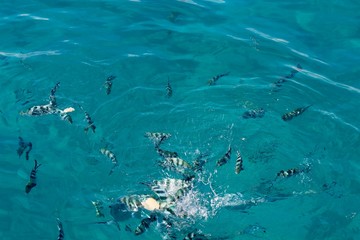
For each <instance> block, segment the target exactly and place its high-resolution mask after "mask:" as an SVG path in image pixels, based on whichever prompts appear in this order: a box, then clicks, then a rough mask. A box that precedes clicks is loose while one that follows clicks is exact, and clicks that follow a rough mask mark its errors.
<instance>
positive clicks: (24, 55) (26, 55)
mask: <svg viewBox="0 0 360 240" xmlns="http://www.w3.org/2000/svg"><path fill="white" fill-rule="evenodd" d="M60 54H61V53H60V52H59V51H58V50H49V51H35V52H29V53H16V52H15V53H11V52H0V56H5V57H15V58H21V59H26V58H30V57H36V56H41V55H46V56H53V55H60Z"/></svg>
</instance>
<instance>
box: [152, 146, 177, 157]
mask: <svg viewBox="0 0 360 240" xmlns="http://www.w3.org/2000/svg"><path fill="white" fill-rule="evenodd" d="M155 149H156V152H157V153H158V154H159V155H160V156H161V157H163V158H169V157H177V156H178V154H177V152H171V151H167V150H162V149H161V148H159V147H155Z"/></svg>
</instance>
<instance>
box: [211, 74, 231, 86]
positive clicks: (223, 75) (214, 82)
mask: <svg viewBox="0 0 360 240" xmlns="http://www.w3.org/2000/svg"><path fill="white" fill-rule="evenodd" d="M229 73H230V72H227V73H223V74H219V75H216V76H214V77H212V78H211V79H210V80H209V81H208V84H209V85H210V86H212V85H215V84H216V82H217V80H219V79H220V78H222V77H225V76H227V75H229Z"/></svg>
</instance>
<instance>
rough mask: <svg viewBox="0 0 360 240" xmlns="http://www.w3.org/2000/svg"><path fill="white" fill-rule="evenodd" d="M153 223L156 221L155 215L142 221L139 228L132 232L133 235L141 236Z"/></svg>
mask: <svg viewBox="0 0 360 240" xmlns="http://www.w3.org/2000/svg"><path fill="white" fill-rule="evenodd" d="M155 221H156V216H155V214H151V215H150V217H147V218H144V219H142V220H141V223H140V224H139V226H137V227H136V228H135V230H134V233H135V235H140V234H143V233H144V232H145V231H146V229H148V228H149V227H150V224H151V223H152V222H155Z"/></svg>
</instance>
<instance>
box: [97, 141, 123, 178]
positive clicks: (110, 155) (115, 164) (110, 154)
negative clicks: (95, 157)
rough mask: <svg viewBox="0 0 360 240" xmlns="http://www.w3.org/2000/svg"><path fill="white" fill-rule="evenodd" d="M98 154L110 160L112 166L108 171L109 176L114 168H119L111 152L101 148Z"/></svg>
mask: <svg viewBox="0 0 360 240" xmlns="http://www.w3.org/2000/svg"><path fill="white" fill-rule="evenodd" d="M100 152H101V153H102V154H103V155H105V156H106V157H108V158H110V160H111V162H112V164H113V167H112V168H111V169H110V172H109V176H110V175H111V174H112V173H113V172H114V170H115V168H116V167H118V166H119V163H118V161H117V159H116V156H115V154H114V153H113V152H111V151H110V150H108V149H106V148H101V149H100Z"/></svg>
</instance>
